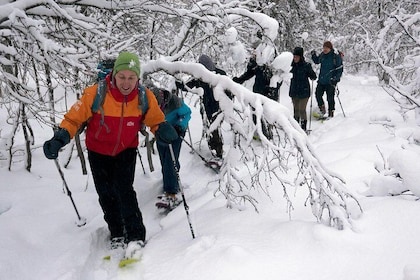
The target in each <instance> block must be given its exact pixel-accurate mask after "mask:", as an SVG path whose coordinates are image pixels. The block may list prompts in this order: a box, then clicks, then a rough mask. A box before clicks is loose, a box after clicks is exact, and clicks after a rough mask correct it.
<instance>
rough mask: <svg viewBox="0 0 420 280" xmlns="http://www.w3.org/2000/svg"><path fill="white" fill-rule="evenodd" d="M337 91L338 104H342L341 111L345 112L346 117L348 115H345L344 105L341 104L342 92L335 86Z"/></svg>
mask: <svg viewBox="0 0 420 280" xmlns="http://www.w3.org/2000/svg"><path fill="white" fill-rule="evenodd" d="M335 90H336V91H337V99H338V103H340V107H341V111H342V112H343V116H344V117H346V114H345V113H344V109H343V105H342V104H341V100H340V90H339V89H338V86H335Z"/></svg>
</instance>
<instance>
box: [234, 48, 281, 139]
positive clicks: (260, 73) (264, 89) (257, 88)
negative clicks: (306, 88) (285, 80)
mask: <svg viewBox="0 0 420 280" xmlns="http://www.w3.org/2000/svg"><path fill="white" fill-rule="evenodd" d="M254 76H255V81H254V86H253V87H252V91H253V92H255V93H259V94H262V95H264V96H265V97H268V98H270V99H272V100H274V101H279V90H280V86H281V84H277V87H275V88H271V87H270V80H271V78H272V77H273V72H272V70H271V68H270V67H269V66H268V65H267V64H262V65H259V64H258V63H257V59H256V57H255V55H254V56H252V57H251V58H250V59H249V62H248V65H247V68H246V71H245V73H243V74H242V75H241V76H239V77H234V78H233V79H232V80H233V81H234V82H236V83H239V84H242V83H244V82H245V81H247V80H249V79H251V78H252V77H254ZM253 120H254V123H256V117H255V116H253ZM261 127H262V131H263V133H264V135H265V136H266V137H267V138H268V139H272V137H273V135H272V131H271V128H270V127H269V126H268V125H267V124H266V123H265V122H264V121H262V122H261Z"/></svg>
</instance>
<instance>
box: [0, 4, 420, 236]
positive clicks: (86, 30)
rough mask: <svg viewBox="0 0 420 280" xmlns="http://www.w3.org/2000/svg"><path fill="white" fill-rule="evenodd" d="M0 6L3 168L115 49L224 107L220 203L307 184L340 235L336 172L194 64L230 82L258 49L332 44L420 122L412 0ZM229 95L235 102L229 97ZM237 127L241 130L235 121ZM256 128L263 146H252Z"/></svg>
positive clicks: (419, 17)
mask: <svg viewBox="0 0 420 280" xmlns="http://www.w3.org/2000/svg"><path fill="white" fill-rule="evenodd" d="M0 6H1V8H2V9H1V13H0V17H1V26H2V30H1V31H0V32H1V35H2V40H1V47H0V52H1V55H0V57H1V70H0V81H1V87H0V90H1V91H0V109H1V110H3V111H7V114H8V117H7V121H6V123H2V124H1V128H0V141H1V142H0V143H1V144H0V157H1V161H2V166H6V167H7V168H8V170H9V171H10V172H13V169H14V166H15V165H18V164H22V162H23V164H24V166H25V168H26V170H27V171H28V172H30V171H31V168H32V163H33V161H32V151H33V150H34V149H36V148H39V147H40V146H41V145H42V143H36V141H35V139H36V137H37V135H36V134H37V131H36V130H35V129H33V125H34V123H37V124H38V125H41V126H42V127H44V129H47V128H48V129H49V128H51V132H52V129H53V128H54V127H56V126H57V124H58V123H59V122H60V120H61V118H62V115H63V113H64V112H65V111H66V110H67V109H68V108H69V106H71V104H72V103H73V102H74V100H75V99H76V98H78V97H79V96H80V94H81V92H82V89H83V88H84V87H86V86H87V85H89V84H91V83H92V82H93V81H94V80H95V77H96V74H97V70H96V66H97V63H98V61H100V60H101V59H106V58H112V57H116V55H117V54H118V53H119V52H120V51H122V50H129V51H133V52H135V53H137V54H139V56H140V58H141V61H142V73H143V78H144V79H152V80H153V81H154V82H155V83H157V84H159V85H160V86H162V87H166V88H171V87H172V86H173V82H174V80H175V79H178V80H183V79H186V77H187V78H188V77H194V76H195V77H197V78H201V79H203V80H204V81H205V82H209V83H210V84H212V85H213V86H214V87H215V89H216V93H215V94H217V95H218V100H219V101H220V102H221V104H222V106H221V107H222V110H223V114H222V115H221V117H220V118H219V124H220V125H222V123H225V125H227V126H229V131H230V139H231V144H230V147H231V148H230V150H229V151H228V156H227V157H226V160H225V162H224V165H223V166H224V167H223V169H222V172H221V174H220V178H219V188H218V191H220V192H222V193H223V194H224V195H225V197H226V199H227V204H228V206H229V207H234V205H240V204H241V203H243V202H245V203H251V204H252V205H253V206H254V207H255V209H256V210H257V211H258V208H257V206H256V204H257V201H255V200H254V198H253V197H252V195H250V194H249V191H248V190H249V189H252V188H255V187H257V188H260V189H262V190H263V191H265V189H266V188H267V186H268V185H271V184H272V181H273V180H274V181H276V182H279V183H280V186H282V188H283V189H284V198H285V199H286V200H288V201H289V199H288V196H289V194H288V190H287V187H288V186H294V185H301V186H307V187H308V192H309V195H308V197H309V202H310V204H311V207H312V208H313V210H312V211H313V214H314V215H315V217H316V218H317V220H318V221H321V222H325V223H326V224H329V225H332V226H334V227H337V228H339V229H340V228H343V227H345V226H349V225H350V226H351V220H352V216H357V215H358V214H357V213H359V212H361V211H362V209H361V207H360V205H358V202H357V200H356V199H355V198H354V196H353V195H352V193H351V192H349V191H348V190H347V189H346V188H345V184H344V182H343V180H342V179H341V178H340V176H339V175H337V174H332V173H331V172H329V171H327V170H325V169H324V167H323V165H322V164H321V163H320V161H319V160H318V158H317V156H316V154H315V153H314V151H313V147H312V146H311V143H310V142H309V141H308V140H307V138H305V137H304V136H302V133H301V131H300V130H299V126H298V125H297V124H296V123H295V122H294V120H293V118H291V117H287V115H283V114H281V113H280V114H273V113H272V112H273V111H278V108H280V110H281V107H276V106H277V104H275V102H272V101H270V100H268V99H265V98H255V96H254V95H252V94H250V91H247V90H246V89H245V88H243V87H241V86H239V85H237V84H235V83H233V82H232V81H231V80H230V79H229V78H227V77H226V78H223V79H218V80H217V81H215V80H216V78H215V77H214V75H213V74H211V73H206V71H205V70H203V69H202V67H201V68H200V67H199V66H198V65H197V64H196V62H197V57H198V56H199V55H200V54H207V55H209V56H210V57H212V58H213V59H214V61H215V62H216V64H217V65H218V66H219V67H221V68H223V69H224V70H225V71H226V72H227V73H228V76H230V77H232V76H235V75H237V74H239V73H241V72H242V71H243V69H244V68H245V65H246V61H247V58H248V56H249V54H250V51H251V50H252V48H253V46H254V45H255V43H256V42H257V43H258V44H259V45H260V46H263V50H262V51H263V52H269V53H270V54H271V57H270V59H268V61H267V62H272V61H273V59H274V58H275V57H279V56H281V54H282V53H285V52H290V51H291V50H292V49H293V48H294V47H295V46H302V47H303V48H304V50H305V53H309V52H310V50H313V49H317V50H319V49H320V46H322V42H323V41H325V40H330V41H332V42H333V43H334V46H335V48H337V49H338V50H340V51H342V52H343V53H344V61H345V71H346V72H347V73H358V72H364V73H371V74H374V75H376V76H377V77H378V78H379V80H380V83H381V84H382V86H383V88H384V90H385V91H386V92H387V93H388V94H389V95H390V96H392V98H393V99H394V100H395V102H396V103H397V104H398V105H399V106H400V108H401V110H400V112H401V114H402V116H404V115H405V114H407V113H409V112H413V111H415V112H417V114H418V115H420V109H419V107H420V99H419V94H420V92H419V89H420V68H419V66H420V36H419V21H420V12H419V11H418V3H417V1H412V0H404V1H390V0H375V1H374V0H372V1H347V0H319V1H318V0H309V1H300V0H297V1H294V0H293V1H197V2H196V1H124V0H121V1H112V0H111V1H89V0H77V1H71V0H66V1H52V0H49V1H40V0H31V1H27V0H17V1H7V0H5V1H0ZM278 70H279V71H278V72H279V75H281V74H284V73H287V72H288V69H287V67H280V68H279V69H278ZM203 71H204V72H203ZM212 75H213V76H212ZM226 90H228V91H230V92H232V94H233V95H234V96H235V97H236V100H237V102H233V101H231V100H229V99H228V98H227V97H226V95H225V94H224V92H225V91H226ZM273 103H274V104H273ZM251 105H252V106H251ZM253 107H256V109H255V110H256V111H258V117H259V118H262V119H264V120H266V121H267V122H268V123H270V124H271V125H273V127H274V130H275V132H276V134H277V136H278V137H275V138H273V140H271V141H269V140H268V139H266V138H265V137H264V136H263V135H262V133H261V127H258V126H255V125H253V122H252V121H251V119H252V118H250V114H251V113H250V108H253ZM232 109H233V110H232ZM243 123H246V124H249V125H248V126H245V127H244V126H239V125H238V124H243ZM255 131H256V132H258V133H260V134H261V138H262V148H261V147H255V146H254V145H253V144H252V143H251V141H250V139H252V135H253V133H254V132H255ZM75 142H76V143H72V145H75V144H76V145H77V139H76V141H75ZM16 143H25V144H24V145H20V144H19V145H18V144H16ZM260 148H261V149H260ZM71 149H72V148H71ZM68 154H69V155H70V156H69V160H70V158H71V155H72V153H71V152H70V153H68ZM16 157H17V158H20V159H21V158H24V160H23V161H21V160H16V159H15V158H16ZM239 165H242V166H243V167H244V168H238V166H239ZM243 170H247V173H248V176H245V175H244V174H243ZM290 173H291V174H290ZM289 202H290V201H289ZM290 203H291V202H290ZM290 208H293V206H292V205H290ZM353 212H355V213H353Z"/></svg>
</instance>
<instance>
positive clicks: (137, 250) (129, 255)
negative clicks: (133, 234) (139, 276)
mask: <svg viewBox="0 0 420 280" xmlns="http://www.w3.org/2000/svg"><path fill="white" fill-rule="evenodd" d="M143 248H144V242H143V241H142V240H134V241H130V242H129V243H128V245H127V249H126V250H125V256H124V258H122V259H121V260H120V262H119V264H118V267H119V268H123V267H126V266H128V265H131V264H133V263H137V262H139V261H140V260H141V256H142V249H143Z"/></svg>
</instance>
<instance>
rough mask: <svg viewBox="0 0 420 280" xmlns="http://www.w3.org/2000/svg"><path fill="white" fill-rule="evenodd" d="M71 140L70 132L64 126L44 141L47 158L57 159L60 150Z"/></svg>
mask: <svg viewBox="0 0 420 280" xmlns="http://www.w3.org/2000/svg"><path fill="white" fill-rule="evenodd" d="M69 142H70V134H69V133H68V131H67V130H65V129H64V128H60V129H59V130H57V131H56V132H55V133H54V136H53V138H51V139H50V140H48V141H45V143H44V155H45V157H46V158H47V159H56V158H57V157H58V151H59V150H60V149H61V148H62V147H64V146H65V145H67V144H68V143H69Z"/></svg>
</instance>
